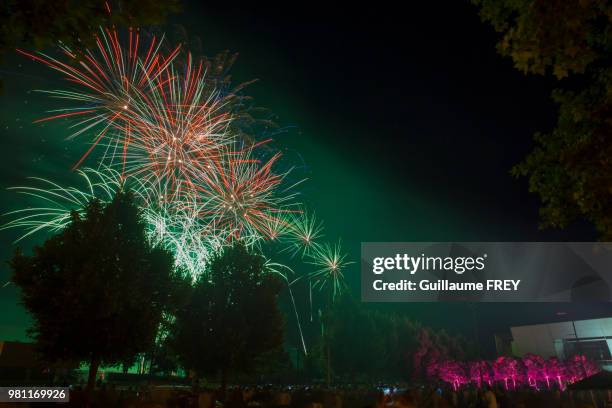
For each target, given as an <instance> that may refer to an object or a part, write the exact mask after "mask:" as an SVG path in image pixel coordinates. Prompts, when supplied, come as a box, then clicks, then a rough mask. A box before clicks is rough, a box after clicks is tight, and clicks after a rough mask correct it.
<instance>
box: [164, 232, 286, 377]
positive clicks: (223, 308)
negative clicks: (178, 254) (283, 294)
mask: <svg viewBox="0 0 612 408" xmlns="http://www.w3.org/2000/svg"><path fill="white" fill-rule="evenodd" d="M281 288H282V284H281V280H280V279H279V278H278V277H277V276H276V275H273V274H271V273H270V272H268V271H267V270H266V267H265V259H264V258H263V257H262V256H261V255H259V254H255V253H251V252H249V250H247V249H246V248H245V247H244V246H242V245H240V244H236V245H234V246H232V247H230V248H227V249H226V250H225V251H223V253H222V254H220V255H218V256H217V257H216V258H214V259H213V260H212V261H211V262H210V266H209V268H208V271H207V273H206V274H204V275H202V277H201V278H200V279H199V280H198V281H197V282H196V284H195V286H194V289H193V292H192V294H191V298H190V301H189V303H188V305H187V307H185V308H184V309H183V310H179V312H178V313H177V316H176V321H175V328H174V330H173V339H172V340H173V345H174V347H175V349H176V351H177V354H178V355H179V357H180V360H181V364H182V365H183V367H185V368H186V369H188V370H192V371H194V372H195V373H196V374H197V375H198V376H200V375H217V374H218V375H220V376H221V382H222V388H223V389H225V386H226V384H227V380H228V376H229V374H230V373H232V372H248V371H250V370H251V369H253V368H255V367H254V366H255V363H256V361H257V357H260V356H261V355H262V354H263V353H265V352H269V351H271V350H274V349H277V348H279V347H281V345H282V341H283V318H282V315H281V312H280V310H279V308H278V302H277V298H278V294H279V292H280V290H281Z"/></svg>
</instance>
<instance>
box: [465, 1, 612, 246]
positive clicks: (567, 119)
mask: <svg viewBox="0 0 612 408" xmlns="http://www.w3.org/2000/svg"><path fill="white" fill-rule="evenodd" d="M473 3H474V4H476V5H477V6H479V7H480V15H481V17H482V19H483V20H484V21H488V22H490V23H491V24H492V25H493V27H494V28H495V29H496V30H497V31H498V32H500V33H501V35H502V38H501V39H500V41H499V42H498V44H497V48H498V51H499V52H500V53H501V54H502V55H504V56H509V57H511V58H512V60H513V61H514V64H515V67H516V68H517V69H519V70H521V71H523V72H525V73H532V74H548V73H549V74H552V75H554V76H555V77H556V78H557V79H562V78H566V77H569V78H568V79H566V80H564V81H563V82H560V84H561V85H563V87H562V88H560V89H557V90H555V91H554V92H553V100H554V101H555V102H556V103H558V104H559V117H558V121H557V125H556V127H555V129H554V130H553V131H552V132H550V133H547V134H544V133H538V134H536V136H535V140H536V143H537V147H536V148H535V149H534V150H533V151H532V152H531V153H530V154H529V155H528V156H527V157H526V159H525V160H524V161H523V162H522V163H520V164H518V165H517V166H515V168H514V169H513V170H512V172H513V174H514V175H516V176H528V177H529V188H530V191H532V192H534V193H537V194H538V195H539V196H540V199H541V201H542V203H543V207H542V209H541V215H542V219H543V226H546V227H548V226H552V227H560V228H563V227H566V226H567V225H568V224H570V223H571V222H572V221H574V220H576V219H577V218H584V219H587V220H588V221H590V222H591V223H592V224H594V225H595V227H596V228H597V230H598V231H599V232H600V234H601V238H602V239H604V240H609V239H612V162H611V159H610V157H611V153H612V132H611V130H612V128H611V126H612V122H611V119H610V118H611V115H610V113H611V112H612V105H611V99H610V98H611V96H612V67H611V65H610V56H611V51H612V5H611V4H610V2H608V1H606V0H500V1H497V0H473Z"/></svg>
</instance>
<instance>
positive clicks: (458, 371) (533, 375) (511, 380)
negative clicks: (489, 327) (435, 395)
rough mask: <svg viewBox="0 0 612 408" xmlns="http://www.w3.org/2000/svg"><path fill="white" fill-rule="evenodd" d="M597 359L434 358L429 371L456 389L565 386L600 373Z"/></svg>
mask: <svg viewBox="0 0 612 408" xmlns="http://www.w3.org/2000/svg"><path fill="white" fill-rule="evenodd" d="M599 371H600V369H599V367H598V366H597V364H595V362H593V361H591V360H589V359H587V358H586V357H585V356H574V357H572V358H570V359H569V360H566V361H560V360H559V359H557V358H555V357H551V358H549V359H548V360H545V359H543V358H542V357H540V356H536V355H534V354H526V355H525V356H523V358H520V359H519V358H514V357H499V358H497V359H496V360H494V361H485V360H479V361H470V362H467V363H461V362H457V361H454V360H450V359H449V360H438V361H433V360H430V361H429V362H428V364H427V374H428V375H429V376H430V377H431V378H437V379H440V380H442V381H445V382H447V383H449V384H450V385H451V386H452V387H453V388H454V389H458V388H459V387H461V386H464V385H468V384H474V385H476V386H477V387H479V388H480V387H481V386H483V385H485V384H488V385H494V384H501V385H502V386H503V387H504V388H506V389H507V390H511V389H516V388H517V387H520V386H529V387H532V388H535V389H543V388H544V389H551V388H558V389H561V390H563V389H565V387H566V386H567V384H571V383H573V382H576V381H579V380H581V379H583V378H586V377H590V376H592V375H593V374H595V373H597V372H599Z"/></svg>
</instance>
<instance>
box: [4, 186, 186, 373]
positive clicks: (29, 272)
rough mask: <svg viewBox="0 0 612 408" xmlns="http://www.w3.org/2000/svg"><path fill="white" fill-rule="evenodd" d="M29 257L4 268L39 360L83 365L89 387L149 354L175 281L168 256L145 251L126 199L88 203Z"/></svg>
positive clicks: (142, 230) (133, 208) (15, 259)
mask: <svg viewBox="0 0 612 408" xmlns="http://www.w3.org/2000/svg"><path fill="white" fill-rule="evenodd" d="M33 252H34V253H33V255H32V256H27V255H24V254H22V253H21V252H20V251H17V253H16V254H15V256H14V257H13V259H12V260H11V261H10V265H11V267H12V269H13V276H12V280H13V282H15V284H16V285H17V286H18V287H19V288H20V289H21V292H22V301H23V304H24V305H25V307H26V309H27V310H28V311H29V312H30V313H31V314H32V316H33V318H34V326H33V327H32V328H31V335H32V336H33V337H34V339H35V340H36V343H37V345H38V347H39V348H40V351H41V353H42V355H43V356H44V358H45V359H47V360H50V361H53V360H71V361H87V362H89V363H90V385H91V381H93V380H94V379H95V374H96V371H97V368H98V366H99V365H100V364H106V365H115V364H120V363H123V362H125V361H131V360H133V359H134V356H136V355H137V354H139V353H142V352H144V351H146V350H148V349H149V348H151V346H152V345H153V342H154V340H155V336H156V333H157V330H158V326H159V324H160V321H161V317H162V313H163V312H164V311H165V310H166V309H167V306H168V304H169V301H170V300H171V299H172V296H171V293H170V292H169V291H170V290H171V288H172V287H173V286H174V283H173V282H174V281H175V280H176V279H177V277H176V276H175V275H174V273H173V259H172V255H171V254H170V253H168V252H166V251H165V250H162V249H158V248H151V247H150V246H149V245H148V243H147V241H146V237H145V226H144V223H143V222H142V220H141V218H140V213H139V209H138V208H137V206H136V205H135V204H134V201H133V196H132V194H130V193H129V192H118V193H117V194H116V195H115V197H114V199H113V200H112V201H111V202H110V203H109V204H108V205H106V206H103V205H102V204H101V203H100V202H99V201H92V202H90V203H89V204H88V206H87V208H86V212H85V215H84V216H80V215H79V214H78V213H77V212H76V211H75V212H73V214H72V220H71V222H70V224H69V225H68V226H67V227H66V228H65V229H64V230H63V231H62V232H60V233H59V234H57V235H55V236H53V237H51V238H49V239H48V240H47V241H45V242H44V244H43V245H42V246H37V247H35V248H34V251H33Z"/></svg>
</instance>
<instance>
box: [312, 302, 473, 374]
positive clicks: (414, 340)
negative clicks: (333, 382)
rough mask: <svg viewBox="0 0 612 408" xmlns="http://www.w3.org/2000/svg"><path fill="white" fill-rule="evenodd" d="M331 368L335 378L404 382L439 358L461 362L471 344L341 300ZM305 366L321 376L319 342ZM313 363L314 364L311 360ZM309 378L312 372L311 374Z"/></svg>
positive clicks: (334, 328)
mask: <svg viewBox="0 0 612 408" xmlns="http://www.w3.org/2000/svg"><path fill="white" fill-rule="evenodd" d="M330 323H331V326H332V327H331V328H329V330H330V331H331V334H330V335H331V337H332V341H331V347H332V349H331V367H332V370H333V372H334V376H335V377H336V378H338V379H343V378H346V379H347V380H349V381H351V382H354V381H363V382H371V381H389V382H393V381H407V380H412V379H413V378H414V377H417V378H418V377H424V376H425V371H426V367H427V365H429V364H431V363H432V362H433V361H439V360H441V359H443V358H454V359H459V360H463V359H465V358H466V357H468V356H469V355H470V351H471V346H470V344H469V343H468V342H467V341H466V340H465V339H464V338H463V337H461V336H451V335H449V334H448V333H446V332H445V331H444V330H435V329H432V328H426V327H424V326H422V325H421V324H420V323H418V322H415V321H412V320H410V319H409V318H407V317H406V316H403V315H400V314H394V313H384V312H380V311H376V310H370V309H368V308H366V307H364V306H363V305H361V304H359V303H358V302H356V301H355V300H354V299H350V298H349V297H346V298H345V299H343V301H342V302H341V303H340V304H339V305H337V307H336V308H335V310H334V312H333V317H332V318H331V319H330ZM310 354H312V356H309V359H310V360H311V361H310V362H309V363H310V365H315V366H316V365H318V366H319V373H318V375H322V374H323V373H324V364H325V361H324V360H325V355H324V353H323V346H322V344H316V345H314V347H311V348H310ZM315 359H318V360H319V361H318V362H317V361H312V360H315ZM311 374H313V373H311Z"/></svg>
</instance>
